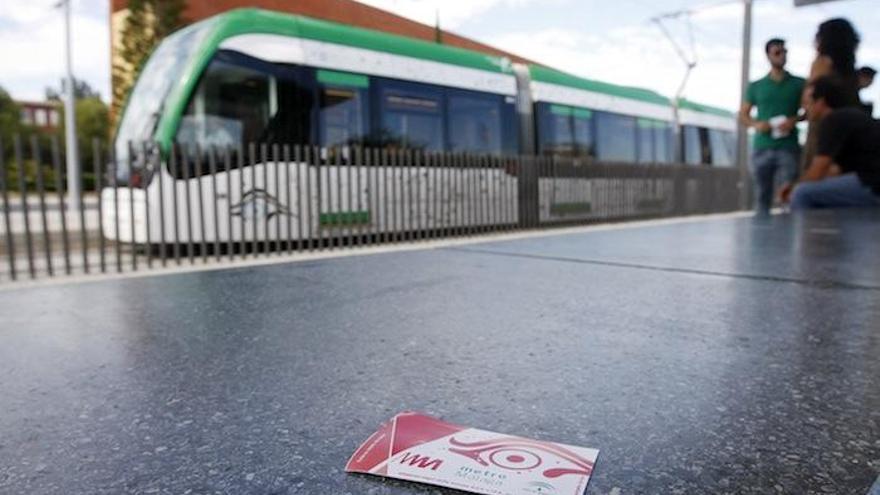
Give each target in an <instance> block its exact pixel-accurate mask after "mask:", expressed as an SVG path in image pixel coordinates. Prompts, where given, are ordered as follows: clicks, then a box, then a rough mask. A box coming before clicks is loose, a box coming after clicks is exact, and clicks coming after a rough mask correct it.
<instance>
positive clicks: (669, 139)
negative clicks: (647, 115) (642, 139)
mask: <svg viewBox="0 0 880 495" xmlns="http://www.w3.org/2000/svg"><path fill="white" fill-rule="evenodd" d="M673 142H674V139H673V134H672V125H670V124H669V123H668V122H660V123H659V124H658V125H657V126H655V127H654V155H655V159H656V162H657V163H672V162H673V161H674V160H675V158H674V157H673V156H672V155H673V154H674V153H675V149H674V146H673ZM659 143H663V150H664V151H665V153H660V151H661V150H660V147H659V146H658V144H659Z"/></svg>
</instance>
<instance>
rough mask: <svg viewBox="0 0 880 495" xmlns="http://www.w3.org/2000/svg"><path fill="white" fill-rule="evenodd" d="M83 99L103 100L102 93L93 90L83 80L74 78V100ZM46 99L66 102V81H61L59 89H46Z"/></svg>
mask: <svg viewBox="0 0 880 495" xmlns="http://www.w3.org/2000/svg"><path fill="white" fill-rule="evenodd" d="M83 98H98V99H100V98H101V93H99V92H98V91H97V90H95V89H94V88H92V87H91V86H90V85H89V83H88V82H86V81H83V80H82V79H77V78H75V77H74V78H73V99H74V100H80V99H83ZM46 99H47V100H49V101H63V100H64V81H63V80H62V81H61V84H60V85H59V89H55V88H46Z"/></svg>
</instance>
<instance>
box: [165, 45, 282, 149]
mask: <svg viewBox="0 0 880 495" xmlns="http://www.w3.org/2000/svg"><path fill="white" fill-rule="evenodd" d="M270 85H271V83H270V77H269V75H268V74H266V73H263V72H260V71H257V70H254V69H251V68H248V67H243V66H239V65H234V64H231V63H229V62H226V61H223V60H219V59H218V60H214V61H213V62H211V65H209V66H208V69H207V70H206V71H205V74H204V75H203V76H202V80H201V82H200V83H199V86H198V88H196V91H195V93H194V95H193V97H192V99H191V100H190V102H189V105H188V107H187V109H186V113H185V114H184V115H183V118H182V120H181V123H180V128H179V129H178V132H177V140H178V142H179V143H180V144H181V145H182V146H184V147H191V146H194V145H199V146H201V147H202V148H208V147H217V148H230V147H231V148H238V147H239V146H242V145H244V144H245V143H248V142H255V141H258V140H259V139H260V137H261V136H262V134H263V131H264V130H265V129H266V126H267V124H268V123H269V117H270V116H271V115H272V113H273V109H272V108H271V102H270V97H269V90H270Z"/></svg>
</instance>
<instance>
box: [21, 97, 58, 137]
mask: <svg viewBox="0 0 880 495" xmlns="http://www.w3.org/2000/svg"><path fill="white" fill-rule="evenodd" d="M15 103H16V104H17V105H18V106H19V107H20V108H21V123H22V124H23V125H26V126H29V127H35V128H37V129H39V130H41V131H45V132H54V131H56V130H58V128H59V126H60V125H61V103H60V102H54V101H16V102H15Z"/></svg>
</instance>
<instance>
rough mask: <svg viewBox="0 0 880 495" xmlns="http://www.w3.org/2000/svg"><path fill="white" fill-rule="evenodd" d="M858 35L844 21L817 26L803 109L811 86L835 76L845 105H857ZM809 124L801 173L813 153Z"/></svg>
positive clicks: (813, 129) (812, 124) (813, 124)
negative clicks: (824, 78) (822, 78)
mask: <svg viewBox="0 0 880 495" xmlns="http://www.w3.org/2000/svg"><path fill="white" fill-rule="evenodd" d="M859 41H860V40H859V34H858V33H857V32H856V30H855V28H853V25H852V24H850V22H849V21H848V20H846V19H842V18H836V19H829V20H827V21H825V22H823V23H822V24H819V30H818V31H817V32H816V39H815V46H816V58H815V60H813V65H812V66H811V67H810V77H809V78H808V79H807V85H806V89H805V91H804V95H803V97H802V99H801V101H802V106H803V107H804V108H806V101H807V100H806V98H807V97H808V95H807V91H809V88H810V83H812V82H813V81H815V80H816V79H818V78H820V77H822V76H836V77H837V78H838V79H839V80H840V81H841V82H842V83H843V85H844V90H845V92H846V101H847V105H852V106H858V105H860V104H861V102H860V101H859V85H858V76H857V75H856V49H857V48H858V46H859ZM817 124H818V122H812V121H811V122H810V123H809V126H808V127H807V142H806V145H805V146H804V154H803V157H802V160H801V171H804V170H806V168H807V167H808V166H809V165H810V162H811V161H812V160H813V155H815V154H816V125H817Z"/></svg>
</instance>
